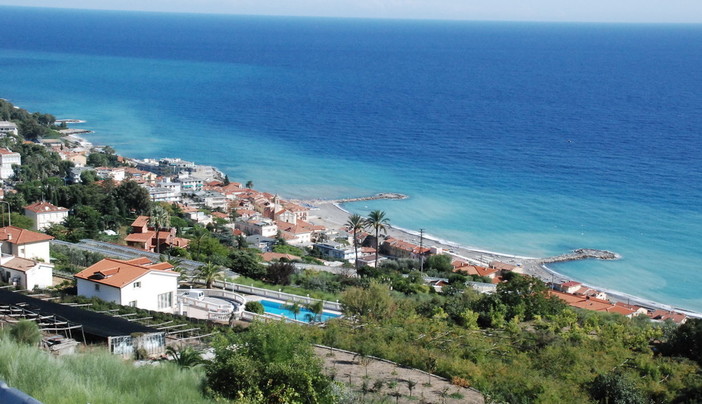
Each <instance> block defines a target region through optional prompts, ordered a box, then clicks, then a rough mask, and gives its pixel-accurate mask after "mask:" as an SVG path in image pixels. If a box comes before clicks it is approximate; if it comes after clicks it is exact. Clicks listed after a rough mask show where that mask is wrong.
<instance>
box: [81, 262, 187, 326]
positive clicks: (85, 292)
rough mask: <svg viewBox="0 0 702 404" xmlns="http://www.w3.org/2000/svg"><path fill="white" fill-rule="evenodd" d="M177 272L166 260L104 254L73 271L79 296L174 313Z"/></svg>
mask: <svg viewBox="0 0 702 404" xmlns="http://www.w3.org/2000/svg"><path fill="white" fill-rule="evenodd" d="M179 275H180V274H179V273H178V272H175V271H173V266H172V265H171V264H169V263H167V262H159V263H155V264H154V263H152V262H151V261H150V260H149V259H148V258H143V257H142V258H136V259H132V260H127V261H123V260H117V259H112V258H105V259H103V260H102V261H100V262H98V263H96V264H94V265H91V266H90V267H88V268H86V269H84V270H83V271H81V272H78V273H77V274H75V279H76V287H77V289H78V295H79V296H85V297H97V298H99V299H102V300H104V301H107V302H114V303H117V304H121V305H124V306H133V307H138V308H140V309H145V310H154V311H161V312H165V313H173V312H174V311H175V303H176V292H177V290H178V276H179Z"/></svg>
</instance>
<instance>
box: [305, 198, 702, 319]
mask: <svg viewBox="0 0 702 404" xmlns="http://www.w3.org/2000/svg"><path fill="white" fill-rule="evenodd" d="M300 202H303V203H307V204H309V205H311V206H314V208H313V209H312V210H311V212H310V213H311V215H312V217H311V219H310V221H311V222H312V223H314V224H320V225H324V226H326V227H331V228H339V227H342V226H343V225H344V224H345V223H346V221H347V219H348V217H349V216H350V215H351V213H350V212H349V211H348V210H346V209H344V207H343V205H342V204H341V203H337V202H336V201H322V200H319V199H315V200H302V201H300ZM386 234H387V235H388V236H392V237H396V238H399V239H402V240H405V241H408V242H410V243H413V244H419V237H420V235H419V233H418V232H413V231H411V230H407V229H403V228H400V227H396V226H393V225H390V226H388V230H387V232H386ZM423 239H424V246H434V247H439V248H441V249H443V250H444V252H445V253H447V254H449V255H451V256H453V257H455V258H458V259H462V260H466V261H468V262H471V263H473V264H477V265H483V266H487V265H488V264H489V262H490V261H500V262H504V263H507V264H512V265H519V266H521V267H522V268H523V269H524V273H525V274H526V275H530V276H533V277H536V278H539V279H541V280H542V281H544V282H552V283H562V282H567V281H570V280H572V279H571V278H569V277H566V276H565V275H563V274H561V273H559V272H557V271H555V270H553V269H552V268H549V267H548V266H547V265H546V264H543V263H542V261H543V259H544V258H537V257H525V256H519V255H513V254H507V253H501V252H496V251H488V250H483V249H478V248H474V247H467V246H463V245H460V244H458V243H456V242H453V241H449V240H442V239H439V238H437V237H432V236H431V235H430V234H426V233H425V234H424V236H423ZM581 283H582V284H583V286H587V287H590V288H593V289H597V290H600V291H603V292H605V293H607V296H608V299H609V300H613V301H617V302H622V303H627V304H633V305H637V306H641V307H643V308H646V309H662V310H669V311H677V312H680V313H683V314H685V315H687V316H690V317H698V318H702V313H698V312H695V311H692V310H688V309H684V308H679V307H675V306H671V305H669V304H665V303H661V302H657V301H653V300H649V299H645V298H642V297H639V296H635V295H631V294H628V293H624V292H620V291H617V290H613V289H607V288H602V287H599V286H596V285H592V284H589V283H584V282H581Z"/></svg>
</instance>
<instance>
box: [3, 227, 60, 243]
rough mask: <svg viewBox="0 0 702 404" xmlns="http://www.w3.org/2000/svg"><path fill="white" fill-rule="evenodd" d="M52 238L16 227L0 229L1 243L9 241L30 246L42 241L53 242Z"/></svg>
mask: <svg viewBox="0 0 702 404" xmlns="http://www.w3.org/2000/svg"><path fill="white" fill-rule="evenodd" d="M53 239H54V238H53V237H52V236H49V235H48V234H44V233H37V232H35V231H31V230H26V229H20V228H19V227H15V226H7V227H2V228H0V241H9V242H10V243H12V244H17V245H20V244H30V243H38V242H41V241H49V240H53Z"/></svg>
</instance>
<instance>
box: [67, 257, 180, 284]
mask: <svg viewBox="0 0 702 404" xmlns="http://www.w3.org/2000/svg"><path fill="white" fill-rule="evenodd" d="M172 268H173V266H172V265H171V264H169V263H167V262H158V263H155V264H152V263H151V261H149V259H148V258H144V257H142V258H136V259H133V260H129V261H123V260H117V259H112V258H105V259H103V260H102V261H100V262H98V263H96V264H94V265H91V266H90V267H88V268H86V269H84V270H82V271H80V272H78V273H77V274H75V277H76V278H78V279H85V280H88V281H91V282H95V283H99V284H103V285H107V286H112V287H115V288H122V287H124V286H126V285H128V284H130V283H132V282H134V281H135V280H137V279H139V278H141V277H142V276H144V275H146V274H148V273H150V272H158V273H164V274H169V275H176V276H177V275H178V272H175V271H171V270H170V269H172Z"/></svg>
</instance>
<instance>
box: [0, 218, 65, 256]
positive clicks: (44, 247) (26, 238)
mask: <svg viewBox="0 0 702 404" xmlns="http://www.w3.org/2000/svg"><path fill="white" fill-rule="evenodd" d="M53 239H54V238H53V237H52V236H49V235H48V234H44V233H37V232H35V231H31V230H26V229H20V228H19V227H15V226H6V227H2V228H0V251H1V252H2V253H3V254H7V255H14V256H15V257H19V258H26V259H30V260H35V261H42V262H50V258H51V256H50V254H49V242H50V241H51V240H53Z"/></svg>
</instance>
